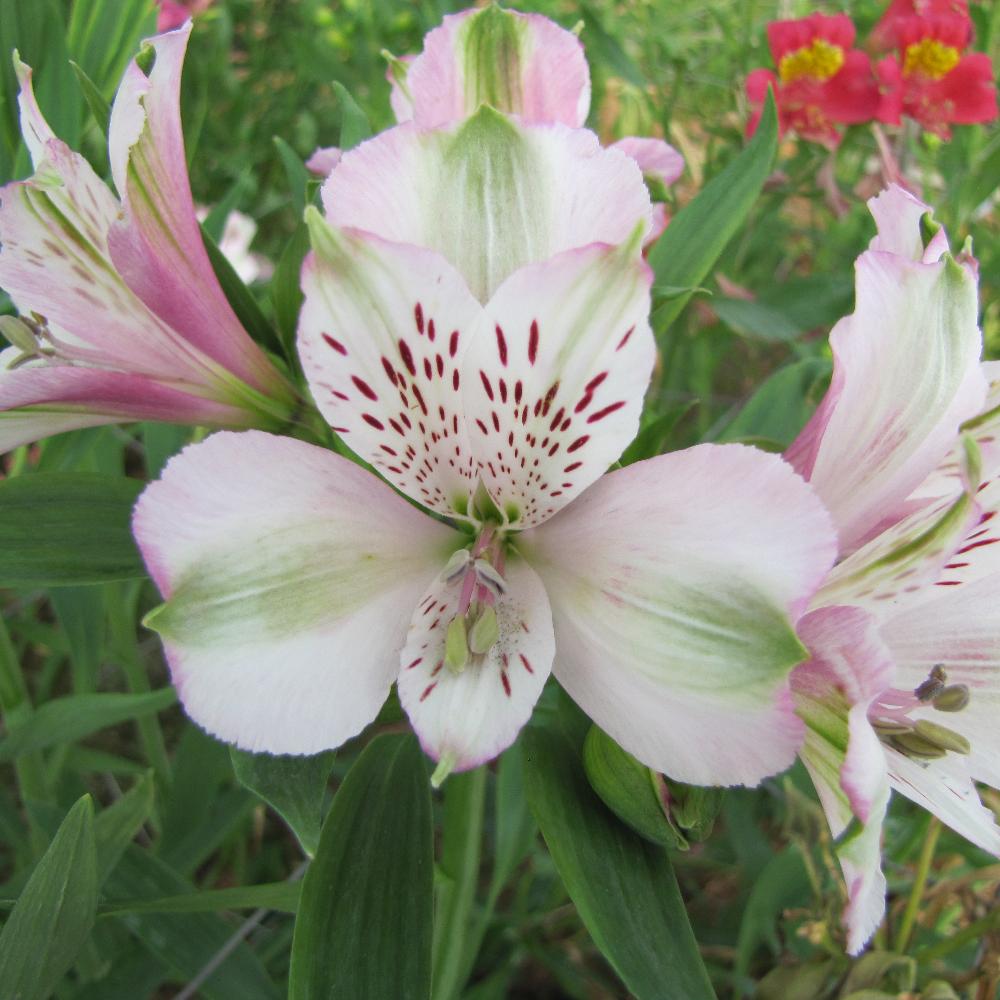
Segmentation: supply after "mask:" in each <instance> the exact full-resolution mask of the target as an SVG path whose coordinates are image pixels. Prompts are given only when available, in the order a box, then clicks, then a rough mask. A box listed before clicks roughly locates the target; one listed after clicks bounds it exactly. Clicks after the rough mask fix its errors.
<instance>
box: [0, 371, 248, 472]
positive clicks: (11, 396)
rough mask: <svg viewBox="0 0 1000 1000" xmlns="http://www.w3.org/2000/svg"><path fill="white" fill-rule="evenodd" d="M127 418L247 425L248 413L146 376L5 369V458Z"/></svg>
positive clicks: (0, 434)
mask: <svg viewBox="0 0 1000 1000" xmlns="http://www.w3.org/2000/svg"><path fill="white" fill-rule="evenodd" d="M125 420H162V421H165V422H173V423H184V424H204V425H208V426H211V427H227V426H228V427H245V426H249V425H250V424H251V423H252V422H253V421H252V418H251V415H250V414H249V413H248V412H247V411H246V410H243V409H240V408H238V407H234V406H227V405H225V404H224V403H219V402H216V401H215V400H211V399H205V398H201V397H198V396H195V395H192V394H191V393H189V392H184V391H182V390H181V389H180V388H175V387H173V386H168V385H164V384H163V383H161V382H156V381H154V380H153V379H150V378H147V377H146V376H144V375H132V374H127V373H124V372H115V371H105V370H102V369H99V368H85V367H80V366H75V365H38V366H37V367H36V366H34V365H31V366H24V367H22V368H17V369H14V370H13V371H0V454H3V453H4V452H7V451H10V450H11V449H12V448H16V447H17V446H18V445H22V444H28V443H30V442H32V441H38V440H39V439H40V438H43V437H48V436H49V435H50V434H58V433H61V432H62V431H69V430H75V429H77V428H79V427H95V426H97V425H99V424H110V423H120V422H121V421H125Z"/></svg>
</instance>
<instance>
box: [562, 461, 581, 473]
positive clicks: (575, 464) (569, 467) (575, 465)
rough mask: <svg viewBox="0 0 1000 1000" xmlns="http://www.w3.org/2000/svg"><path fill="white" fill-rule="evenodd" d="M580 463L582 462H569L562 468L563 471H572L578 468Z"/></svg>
mask: <svg viewBox="0 0 1000 1000" xmlns="http://www.w3.org/2000/svg"><path fill="white" fill-rule="evenodd" d="M581 465H583V462H571V463H570V464H569V465H567V466H566V468H565V469H563V472H573V471H574V470H575V469H579V468H580V466H581Z"/></svg>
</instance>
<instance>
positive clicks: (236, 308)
mask: <svg viewBox="0 0 1000 1000" xmlns="http://www.w3.org/2000/svg"><path fill="white" fill-rule="evenodd" d="M201 240H202V243H204V244H205V250H206V252H207V253H208V259H209V261H210V262H211V264H212V270H213V271H214V272H215V276H216V278H218V279H219V284H220V285H221V286H222V291H223V293H224V294H225V296H226V299H227V301H228V302H229V304H230V306H232V309H233V312H234V313H236V318H237V319H238V320H239V321H240V323H242V324H243V328H244V329H245V330H246V331H247V333H249V334H250V336H251V337H253V339H254V340H255V341H257V343H258V344H260V345H261V347H265V348H267V349H268V350H270V351H279V352H280V351H281V343H280V341H279V340H278V335H277V334H276V333H275V332H274V327H273V326H271V323H270V322H269V320H268V318H267V317H266V316H265V315H264V310H263V309H261V307H260V305H259V303H258V302H257V300H256V299H255V298H254V297H253V293H252V292H251V291H250V289H249V288H247V286H246V285H245V284H244V283H243V281H242V279H241V278H240V276H239V275H238V274H237V273H236V271H235V270H234V269H233V265H232V264H230V263H229V261H228V260H227V259H226V256H225V254H223V252H222V251H221V250H220V249H219V246H218V244H217V243H216V242H215V240H213V239H212V237H211V236H210V235H209V234H208V232H207V231H206V230H205V227H204V226H202V229H201Z"/></svg>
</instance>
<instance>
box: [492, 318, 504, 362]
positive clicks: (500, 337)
mask: <svg viewBox="0 0 1000 1000" xmlns="http://www.w3.org/2000/svg"><path fill="white" fill-rule="evenodd" d="M494 329H495V332H496V335H497V355H498V356H499V358H500V364H502V365H503V366H504V368H506V367H507V338H506V337H505V336H504V334H503V328H502V327H501V326H500V324H499V323H497V325H496V327H495V328H494Z"/></svg>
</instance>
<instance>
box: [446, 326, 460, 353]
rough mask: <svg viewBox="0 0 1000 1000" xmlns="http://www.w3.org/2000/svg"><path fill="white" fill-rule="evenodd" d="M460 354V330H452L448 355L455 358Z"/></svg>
mask: <svg viewBox="0 0 1000 1000" xmlns="http://www.w3.org/2000/svg"><path fill="white" fill-rule="evenodd" d="M457 353H458V330H452V331H451V336H450V337H449V338H448V354H449V355H451V357H455V355H456V354H457Z"/></svg>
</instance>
